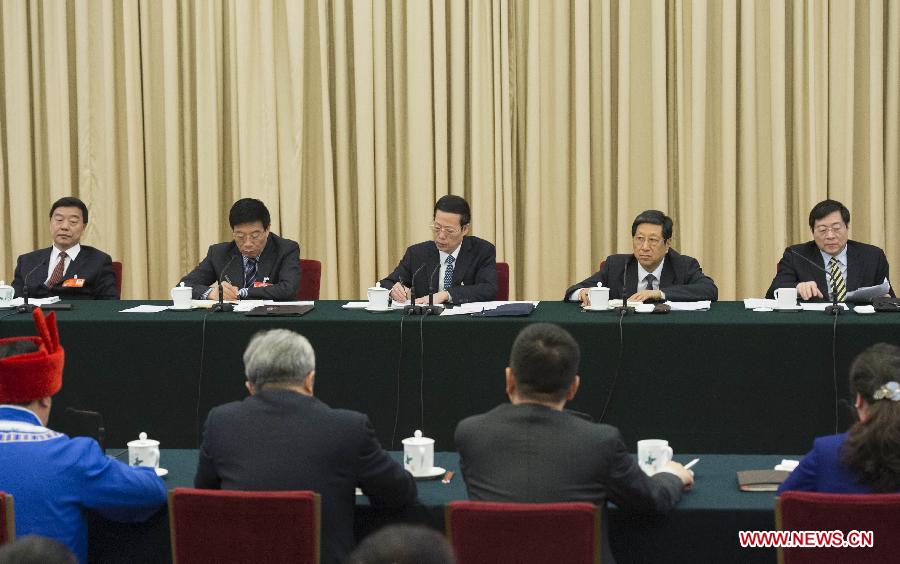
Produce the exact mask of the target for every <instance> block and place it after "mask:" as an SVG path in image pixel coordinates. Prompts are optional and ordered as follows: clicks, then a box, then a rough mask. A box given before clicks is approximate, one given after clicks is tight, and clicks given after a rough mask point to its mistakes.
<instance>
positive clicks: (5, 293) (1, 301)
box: [0, 280, 16, 307]
mask: <svg viewBox="0 0 900 564" xmlns="http://www.w3.org/2000/svg"><path fill="white" fill-rule="evenodd" d="M15 295H16V291H15V290H14V289H13V287H12V286H10V285H8V284H7V283H6V281H5V280H0V307H3V306H8V305H11V302H12V299H13V296H15Z"/></svg>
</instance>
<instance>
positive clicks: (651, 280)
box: [644, 274, 656, 290]
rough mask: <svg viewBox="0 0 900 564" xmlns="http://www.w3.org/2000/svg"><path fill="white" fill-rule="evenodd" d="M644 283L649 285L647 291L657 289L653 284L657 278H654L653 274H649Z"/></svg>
mask: <svg viewBox="0 0 900 564" xmlns="http://www.w3.org/2000/svg"><path fill="white" fill-rule="evenodd" d="M644 282H645V283H646V284H647V288H646V289H647V290H655V288H654V287H653V283H654V282H656V276H653V275H652V274H648V275H647V276H646V277H645V278H644Z"/></svg>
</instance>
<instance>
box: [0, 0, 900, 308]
mask: <svg viewBox="0 0 900 564" xmlns="http://www.w3.org/2000/svg"><path fill="white" fill-rule="evenodd" d="M0 33H2V42H0V278H6V279H7V280H8V279H10V278H11V277H12V272H13V268H14V266H15V258H16V256H17V255H19V254H21V253H23V252H26V251H29V250H31V249H34V248H38V247H43V246H47V245H48V244H49V238H48V226H47V212H48V209H49V205H50V203H51V202H52V201H53V200H54V199H56V198H58V197H60V196H63V195H68V194H74V195H77V196H79V197H81V198H82V199H84V200H85V201H86V202H87V203H88V205H89V206H90V210H91V220H90V224H89V227H88V230H87V231H86V233H85V237H84V242H85V243H86V244H90V245H94V246H97V247H100V248H102V249H104V250H106V251H107V252H109V253H110V254H111V255H112V256H113V259H114V260H121V261H123V262H124V264H125V280H124V297H126V298H165V297H167V295H168V288H169V287H170V286H171V285H172V284H174V282H175V281H177V280H178V279H179V278H180V276H181V275H182V274H183V273H185V272H186V271H188V270H189V269H190V268H192V267H193V266H194V265H195V264H196V263H197V261H199V260H200V259H201V258H202V257H203V255H204V254H205V252H206V247H207V246H208V245H209V244H211V243H214V242H218V241H221V240H225V239H227V238H228V237H229V236H230V230H229V228H228V225H227V211H228V208H229V206H230V204H231V202H233V201H234V200H235V199H236V198H239V197H244V196H252V197H258V198H261V199H262V200H264V201H265V202H266V203H267V204H268V206H269V208H270V210H271V212H272V216H273V217H272V223H273V226H272V228H273V230H274V231H276V232H278V233H280V234H282V235H285V236H287V237H290V238H294V239H297V240H299V241H300V244H301V253H302V255H303V256H304V257H307V258H316V259H319V260H322V261H323V266H324V271H323V280H322V288H323V290H322V297H323V298H332V299H336V298H357V297H359V296H361V295H362V294H363V293H364V288H365V287H367V286H369V285H370V284H371V283H372V282H373V281H374V280H376V279H377V278H379V277H381V276H383V275H385V274H386V273H387V272H389V271H390V270H391V269H392V268H393V266H394V265H395V264H396V262H397V260H398V259H399V257H400V255H401V254H402V252H403V249H404V248H405V247H406V246H407V245H408V244H410V243H412V242H417V241H420V240H424V239H427V238H428V237H429V231H428V230H427V228H426V225H427V223H428V221H429V219H430V216H431V207H432V205H433V202H434V200H435V199H436V198H437V197H439V196H440V195H442V194H445V193H454V194H460V195H463V196H465V197H466V198H468V199H469V201H470V203H471V204H472V207H473V225H472V227H473V233H474V234H475V235H478V236H480V237H484V238H486V239H489V240H492V241H494V242H495V243H496V244H497V251H498V260H506V261H508V262H510V263H511V265H512V270H513V281H512V294H513V296H515V297H519V298H540V299H559V298H560V297H562V291H563V290H564V289H565V287H566V286H567V285H568V284H570V283H571V282H573V281H576V280H580V279H581V278H583V277H585V276H587V275H588V274H590V273H591V272H592V271H593V270H595V269H596V265H597V263H598V262H599V261H600V260H601V259H602V258H603V257H604V256H605V255H607V254H609V253H613V252H629V251H630V231H629V228H630V224H631V220H632V219H633V217H634V216H635V215H636V214H637V213H638V212H640V211H641V210H643V209H646V208H651V207H655V208H659V209H663V210H665V211H667V212H668V213H669V214H670V215H672V216H673V218H674V219H675V221H676V226H675V231H676V234H675V246H676V248H677V249H679V250H680V251H682V252H685V253H687V254H690V255H693V256H695V257H697V258H698V259H699V260H700V261H701V264H702V265H703V267H704V269H705V270H706V271H707V273H708V274H710V275H711V276H713V277H714V278H715V280H716V282H717V283H718V285H719V288H720V296H721V298H723V299H740V298H743V297H748V296H760V295H761V294H762V293H763V292H764V290H765V288H766V287H767V286H768V283H769V281H770V279H771V276H772V275H773V272H774V267H775V263H776V261H777V260H778V258H779V257H780V255H781V252H782V250H783V247H784V246H785V245H787V244H789V243H793V242H799V241H803V240H807V239H808V238H809V231H808V227H807V225H806V216H807V214H808V211H809V209H810V207H811V206H812V205H813V204H814V203H815V202H817V201H818V200H821V199H823V198H825V197H833V198H837V199H840V200H842V201H843V202H844V203H846V204H847V205H848V206H849V207H850V209H851V212H852V221H851V236H852V237H853V238H855V239H858V240H862V241H868V242H871V243H874V244H876V245H880V246H882V247H883V248H885V250H886V252H887V253H888V258H889V260H891V261H892V262H893V263H894V264H895V266H896V265H898V264H900V237H898V236H900V228H898V222H897V221H896V219H895V218H897V217H900V6H898V4H897V3H896V2H890V1H887V0H880V1H875V0H872V1H869V2H864V1H849V0H842V1H838V0H833V1H830V2H825V1H818V0H808V1H804V0H794V1H789V2H784V1H781V0H778V1H764V0H757V1H747V0H745V1H716V0H710V1H703V0H694V1H679V0H669V1H662V0H657V1H653V0H643V1H641V0H635V1H630V2H628V1H611V0H606V1H603V0H600V1H589V0H570V1H558V2H547V1H541V0H534V1H525V0H521V1H514V0H493V1H488V0H467V1H461V0H431V1H424V0H396V1H388V0H380V1H379V0H357V1H326V0H318V1H317V0H307V1H305V2H298V1H295V0H233V1H222V0H194V1H187V0H182V1H176V0H144V1H141V0H115V1H113V0H108V1H103V0H93V1H88V0H84V1H71V2H62V1H58V2H55V1H26V0H2V3H0Z"/></svg>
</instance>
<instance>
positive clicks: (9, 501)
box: [0, 492, 16, 544]
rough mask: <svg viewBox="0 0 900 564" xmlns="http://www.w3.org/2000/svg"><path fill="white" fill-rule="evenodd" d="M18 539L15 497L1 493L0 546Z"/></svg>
mask: <svg viewBox="0 0 900 564" xmlns="http://www.w3.org/2000/svg"><path fill="white" fill-rule="evenodd" d="M15 538H16V519H15V516H14V514H13V497H12V496H11V495H9V494H7V493H3V492H0V544H6V543H8V542H12V541H14V540H15Z"/></svg>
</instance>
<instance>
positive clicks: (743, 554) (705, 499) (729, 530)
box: [90, 450, 797, 564]
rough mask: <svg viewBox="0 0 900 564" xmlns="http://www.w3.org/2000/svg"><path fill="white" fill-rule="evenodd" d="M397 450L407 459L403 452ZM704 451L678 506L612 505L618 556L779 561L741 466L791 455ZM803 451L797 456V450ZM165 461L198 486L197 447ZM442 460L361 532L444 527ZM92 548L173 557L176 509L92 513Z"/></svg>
mask: <svg viewBox="0 0 900 564" xmlns="http://www.w3.org/2000/svg"><path fill="white" fill-rule="evenodd" d="M392 455H393V456H394V457H395V458H396V459H397V460H398V461H399V460H400V455H401V453H400V452H393V453H392ZM694 457H699V458H700V462H699V463H698V464H697V466H695V467H694V472H695V475H696V486H695V488H694V490H693V491H691V492H688V493H686V494H685V495H684V496H683V497H682V500H681V502H680V503H679V504H678V506H677V508H676V509H675V510H674V511H672V512H670V513H669V514H667V515H662V516H636V515H631V514H628V513H625V512H623V511H619V510H618V509H616V508H615V507H613V508H611V509H610V512H609V527H610V528H609V533H610V542H611V543H612V549H613V553H614V554H615V557H616V560H617V561H618V562H619V563H620V564H623V563H625V562H774V561H775V550H774V549H743V548H741V547H740V544H739V543H738V531H739V530H770V529H774V528H775V520H774V512H773V508H774V494H773V493H766V492H762V493H747V492H741V491H740V490H738V487H737V478H736V476H735V473H736V472H737V471H738V470H752V469H762V468H771V467H773V466H774V465H775V464H777V463H778V462H780V461H781V459H782V458H785V457H786V456H783V455H773V454H769V455H709V454H699V455H694V454H683V455H676V457H675V458H676V460H678V461H680V462H687V461H688V460H691V459H692V458H694ZM793 458H797V456H793ZM160 462H161V464H162V465H163V466H164V467H166V468H167V469H168V470H169V475H168V477H167V478H166V485H167V486H168V487H169V488H170V489H172V488H176V487H191V486H192V485H193V477H194V472H195V470H196V466H197V451H194V450H163V451H162V455H161V457H160ZM435 464H436V465H438V466H442V467H444V468H446V469H448V470H454V471H456V475H455V476H454V477H453V479H452V480H451V482H450V483H449V484H442V483H441V482H440V481H438V480H431V481H420V482H419V483H418V485H419V501H420V502H421V506H420V507H417V508H413V509H411V510H409V511H407V512H405V513H403V514H397V513H391V512H388V511H385V510H380V509H376V508H373V507H371V506H370V505H369V504H368V501H367V499H366V498H365V497H362V496H361V497H358V498H357V509H356V516H355V520H356V522H355V528H356V536H357V538H358V539H361V538H362V537H364V536H365V535H367V534H368V533H370V532H371V531H373V530H375V529H376V528H378V527H380V526H383V525H385V524H387V523H391V522H396V521H405V522H419V523H424V524H427V525H429V526H431V527H434V528H436V529H438V530H443V527H444V505H445V504H447V503H448V502H450V501H454V500H459V499H466V489H465V484H464V482H463V480H462V476H461V475H460V474H459V459H458V457H457V455H456V453H448V452H437V453H435ZM90 531H91V539H90V541H91V543H90V549H91V556H92V560H94V561H97V562H112V561H118V562H165V561H167V560H168V558H169V529H168V516H167V514H166V512H165V511H161V512H160V513H159V514H158V515H156V516H155V517H154V518H153V519H152V520H151V521H149V522H147V523H142V524H122V523H111V522H108V521H105V520H103V519H100V518H97V517H96V516H92V520H91V527H90Z"/></svg>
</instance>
